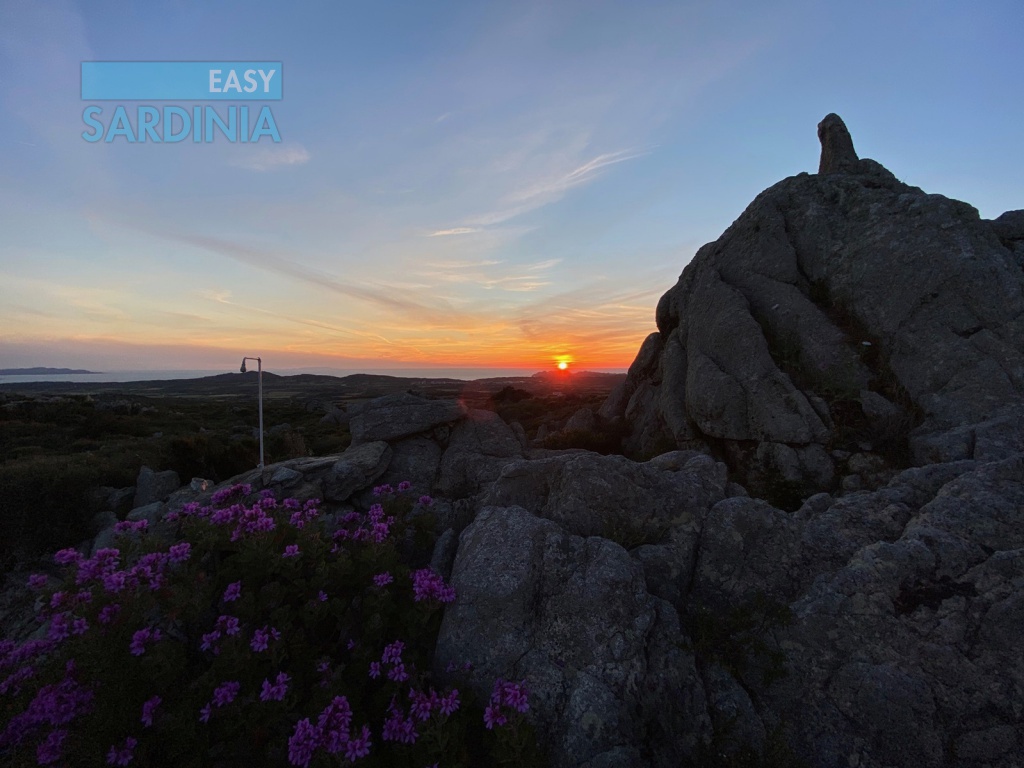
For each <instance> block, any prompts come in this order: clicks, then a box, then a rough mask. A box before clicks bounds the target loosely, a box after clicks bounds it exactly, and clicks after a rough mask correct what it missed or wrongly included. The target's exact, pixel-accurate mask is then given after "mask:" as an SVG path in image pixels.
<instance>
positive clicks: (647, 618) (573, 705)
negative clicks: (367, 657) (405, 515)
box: [435, 507, 710, 768]
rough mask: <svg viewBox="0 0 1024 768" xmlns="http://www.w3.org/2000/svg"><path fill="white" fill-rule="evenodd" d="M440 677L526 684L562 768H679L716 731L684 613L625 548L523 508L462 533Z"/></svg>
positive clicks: (485, 686)
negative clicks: (684, 631)
mask: <svg viewBox="0 0 1024 768" xmlns="http://www.w3.org/2000/svg"><path fill="white" fill-rule="evenodd" d="M452 584H453V586H454V587H455V590H456V594H457V598H456V601H455V602H454V603H453V604H452V605H451V606H449V607H448V609H447V610H446V611H445V615H444V619H443V621H442V624H441V631H440V635H439V637H438V643H437V653H436V657H435V670H437V671H438V672H439V673H443V670H444V669H446V668H447V666H448V665H449V664H458V665H461V664H462V663H464V662H465V661H469V662H471V663H472V665H473V671H472V678H471V684H472V686H473V687H474V689H475V690H476V693H477V694H478V695H480V696H481V697H483V698H486V696H487V695H489V693H490V685H491V682H492V681H493V680H494V679H495V678H496V677H505V678H506V679H508V678H512V679H516V680H518V679H523V678H525V679H526V681H527V684H528V686H529V689H530V692H531V697H530V702H531V711H530V717H531V719H532V720H533V721H534V722H535V723H536V724H537V725H538V726H540V728H539V730H540V732H541V734H542V737H543V740H544V741H545V743H546V746H547V747H548V749H549V752H550V755H551V765H552V766H554V767H555V768H562V767H563V766H564V767H566V768H568V767H569V766H573V767H576V766H579V767H581V768H582V766H598V765H602V766H636V767H637V768H640V766H664V767H665V768H668V767H669V766H672V767H673V768H674V767H675V766H678V765H679V764H680V763H681V762H683V760H684V759H689V758H692V756H693V755H694V753H695V751H696V748H697V745H698V743H699V742H700V741H701V740H702V739H703V738H705V737H707V736H708V735H709V731H710V721H709V717H708V714H707V710H706V706H705V700H704V691H703V686H702V683H701V679H700V676H699V674H698V672H697V669H696V667H695V664H694V658H693V656H692V655H691V654H690V653H688V652H687V651H685V650H683V649H682V647H681V646H682V643H681V640H682V635H681V631H680V627H679V620H678V617H677V615H676V612H675V610H674V609H673V608H672V607H671V606H670V605H669V604H668V603H666V602H665V601H663V600H659V599H658V598H655V597H652V596H651V595H650V594H649V593H648V592H647V589H646V585H645V581H644V576H643V569H642V568H641V567H640V565H639V564H638V563H637V562H636V561H635V560H633V559H631V558H630V557H629V555H628V554H627V553H626V551H625V550H623V549H622V548H621V547H619V546H618V545H617V544H614V543H612V542H610V541H607V540H605V539H600V538H596V537H594V538H586V539H585V538H582V537H579V536H573V535H571V534H567V533H565V532H564V531H562V530H561V529H560V528H559V527H558V526H557V525H555V524H554V523H552V522H550V521H548V520H544V519H541V518H538V517H535V516H534V515H532V514H530V513H529V512H527V511H526V510H524V509H522V508H520V507H486V508H484V509H483V510H481V512H480V514H479V515H478V516H477V518H476V520H475V521H474V522H473V524H472V525H470V526H469V527H468V528H467V529H466V530H465V531H463V533H462V536H461V538H460V545H459V550H458V555H457V556H456V559H455V565H454V568H453V571H452Z"/></svg>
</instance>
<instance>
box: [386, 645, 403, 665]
mask: <svg viewBox="0 0 1024 768" xmlns="http://www.w3.org/2000/svg"><path fill="white" fill-rule="evenodd" d="M404 649H405V643H403V642H402V641H401V640H395V642H393V643H391V644H390V645H387V646H385V647H384V653H383V654H382V655H381V657H380V660H381V661H383V662H392V663H394V662H400V661H401V660H402V651H403V650H404Z"/></svg>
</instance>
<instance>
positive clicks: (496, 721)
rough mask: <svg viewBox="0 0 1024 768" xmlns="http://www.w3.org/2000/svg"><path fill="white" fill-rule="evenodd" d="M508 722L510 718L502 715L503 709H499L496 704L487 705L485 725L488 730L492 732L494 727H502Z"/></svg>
mask: <svg viewBox="0 0 1024 768" xmlns="http://www.w3.org/2000/svg"><path fill="white" fill-rule="evenodd" d="M507 722H508V718H506V717H505V716H504V715H503V714H501V707H497V706H495V705H494V704H488V705H487V708H486V709H485V710H484V725H485V726H486V727H487V730H489V731H490V730H492V729H493V728H494V726H496V725H497V726H502V725H505V723H507Z"/></svg>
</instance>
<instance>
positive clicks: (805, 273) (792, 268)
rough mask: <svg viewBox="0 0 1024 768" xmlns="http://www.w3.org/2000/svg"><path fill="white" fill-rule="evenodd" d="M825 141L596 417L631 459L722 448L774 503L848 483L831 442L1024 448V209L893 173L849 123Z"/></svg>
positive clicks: (945, 456) (777, 191)
mask: <svg viewBox="0 0 1024 768" xmlns="http://www.w3.org/2000/svg"><path fill="white" fill-rule="evenodd" d="M819 137H820V139H821V142H822V156H821V164H820V167H819V173H818V174H806V173H802V174H800V175H798V176H794V177H791V178H788V179H786V180H784V181H782V182H779V183H778V184H776V185H775V186H773V187H771V188H770V189H768V190H766V191H765V192H763V193H761V194H760V195H758V197H757V198H756V199H755V200H754V202H753V203H751V204H750V206H749V207H748V208H747V209H746V210H745V211H744V212H743V214H742V215H741V216H740V217H739V218H738V219H737V220H736V221H735V222H734V223H733V225H732V226H731V227H729V229H728V230H726V232H725V233H724V234H723V235H722V236H721V237H720V238H719V239H718V240H717V241H716V242H714V243H709V244H708V245H705V246H704V247H703V248H701V249H700V250H699V251H698V252H697V255H696V256H695V257H694V259H693V260H692V261H691V262H690V263H689V264H688V265H687V266H686V268H685V269H684V270H683V272H682V275H681V276H680V278H679V281H678V283H677V284H676V286H675V287H674V288H672V289H671V290H670V291H668V292H667V293H666V294H665V295H664V296H663V297H662V299H661V301H660V302H659V304H658V308H657V312H656V320H657V326H658V331H657V334H654V335H652V336H651V337H649V338H648V339H647V340H646V341H645V342H644V344H643V346H642V347H641V349H640V352H639V354H638V355H637V358H636V361H635V362H634V364H633V366H632V367H631V368H630V372H629V374H628V377H627V381H626V382H625V383H624V384H623V385H622V386H621V387H620V389H618V390H616V391H615V392H613V393H612V395H611V396H610V397H609V398H608V400H607V401H606V402H605V404H604V406H603V407H602V409H601V411H600V413H601V415H602V416H603V417H605V418H609V419H614V418H624V419H626V421H627V422H628V424H629V426H630V432H631V433H630V435H629V437H628V438H627V440H626V445H627V447H629V448H630V450H632V451H633V452H635V453H643V452H644V451H646V450H650V449H651V448H652V447H654V446H658V445H660V444H663V443H664V442H666V441H669V442H671V443H673V444H675V445H679V446H684V445H687V444H688V441H690V440H691V439H693V438H694V437H697V438H701V439H705V440H708V441H709V442H710V443H711V444H712V446H717V448H718V449H719V450H720V451H721V455H723V456H726V457H727V458H728V459H729V461H730V465H731V468H732V469H733V470H734V471H735V472H736V473H737V474H738V475H739V476H740V477H741V478H742V479H743V480H744V481H745V484H746V485H748V487H751V489H752V490H754V491H755V492H757V493H759V494H761V495H764V496H768V497H770V498H771V497H772V494H773V493H774V494H775V496H776V498H780V499H781V498H782V497H783V496H787V495H788V496H791V497H793V498H796V496H797V495H801V496H806V495H809V494H810V493H811V492H813V491H815V490H830V489H834V488H835V486H836V485H837V483H838V475H837V474H836V472H835V471H834V469H835V468H834V467H829V466H826V465H827V464H829V463H832V460H831V459H830V458H829V456H828V451H831V450H835V449H843V450H846V451H849V452H856V451H864V450H868V451H871V450H874V451H880V452H882V453H883V454H885V455H886V456H887V457H888V460H890V461H891V462H893V463H894V464H895V465H896V466H900V465H902V466H907V465H908V464H911V463H913V464H923V463H928V462H950V461H956V460H959V459H969V458H982V457H983V458H985V459H988V460H991V459H998V458H1002V457H1006V456H1009V455H1012V454H1013V453H1015V452H1018V451H1021V450H1024V434H1022V432H1021V430H1020V429H1019V424H1020V423H1021V422H1022V421H1024V350H1022V347H1021V345H1020V339H1022V338H1024V272H1022V270H1021V263H1020V261H1019V254H1018V253H1017V252H1016V250H1014V249H1015V248H1016V245H1017V244H1018V243H1022V242H1024V235H1022V232H1024V226H1022V225H1021V223H1020V222H1021V221H1022V220H1024V219H1022V217H1021V215H1019V212H1017V213H1013V214H1005V215H1004V216H1001V217H1000V218H999V219H997V220H996V221H995V222H989V221H984V220H982V219H981V218H980V217H979V216H978V212H977V211H976V210H975V209H974V208H972V207H971V206H969V205H967V204H965V203H962V202H959V201H956V200H951V199H948V198H945V197H942V196H941V195H929V194H926V193H924V192H923V191H921V190H920V189H918V188H916V187H911V186H908V185H906V184H904V183H902V182H900V181H898V180H897V179H896V178H895V177H894V176H893V175H892V174H891V173H889V172H888V171H887V170H885V169H884V168H883V167H882V166H880V165H879V164H878V163H875V162H874V161H871V160H865V159H859V158H858V157H857V154H856V152H855V151H854V149H853V143H852V140H851V139H850V136H849V132H848V131H847V130H846V127H845V125H844V124H843V123H842V121H841V120H840V119H839V118H838V117H837V116H835V115H829V116H828V117H826V118H825V120H823V121H822V123H821V125H820V126H819ZM880 477H884V475H880ZM796 506H799V503H798V499H797V500H796V502H795V503H794V507H793V508H795V507H796Z"/></svg>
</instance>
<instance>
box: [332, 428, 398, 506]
mask: <svg viewBox="0 0 1024 768" xmlns="http://www.w3.org/2000/svg"><path fill="white" fill-rule="evenodd" d="M390 461H391V446H389V445H388V444H387V443H385V442H381V441H378V442H374V443H364V444H363V445H358V446H353V447H351V448H349V449H348V450H347V451H345V452H344V453H342V454H341V455H340V456H339V457H337V461H335V462H334V464H333V465H332V466H331V468H330V469H329V470H328V471H327V473H326V474H325V475H324V477H323V480H322V482H321V486H322V488H323V492H324V498H325V499H327V500H328V501H345V500H346V499H348V498H349V497H350V496H351V495H352V494H353V493H355V492H356V491H359V490H362V489H364V488H367V487H368V486H370V485H372V484H373V482H374V481H375V480H377V478H379V477H380V476H381V475H383V474H384V471H385V470H386V469H387V468H388V464H389V463H390Z"/></svg>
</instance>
